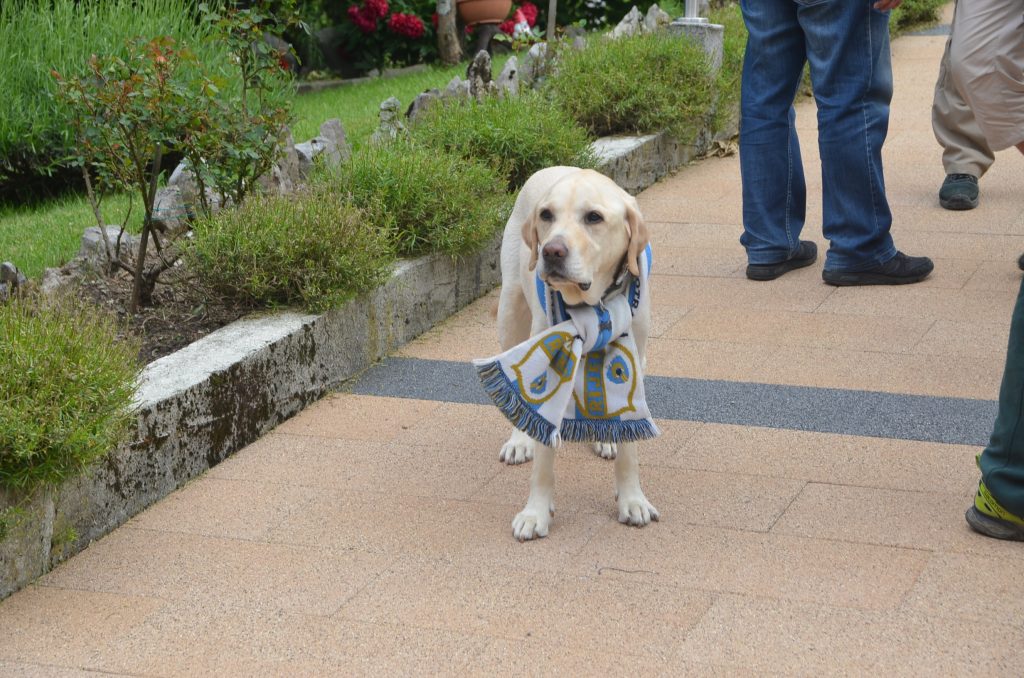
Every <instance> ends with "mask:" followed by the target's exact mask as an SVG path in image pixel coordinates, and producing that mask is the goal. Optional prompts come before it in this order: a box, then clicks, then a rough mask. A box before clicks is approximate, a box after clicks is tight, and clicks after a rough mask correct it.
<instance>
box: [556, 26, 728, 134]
mask: <svg viewBox="0 0 1024 678" xmlns="http://www.w3.org/2000/svg"><path fill="white" fill-rule="evenodd" d="M559 58H560V61H559V66H558V69H557V71H556V72H555V73H554V74H553V75H552V76H551V77H550V78H549V79H548V81H547V86H548V91H549V93H550V95H551V96H552V98H553V99H554V100H555V101H556V102H557V103H558V105H559V106H561V107H562V108H563V109H564V110H565V111H567V112H568V113H569V115H570V116H571V117H572V118H573V119H575V120H576V121H577V122H578V123H579V124H581V125H583V126H584V127H586V128H587V129H589V130H590V131H591V133H593V134H595V135H597V136H606V135H611V134H632V133H652V132H658V131H660V130H668V131H669V132H670V133H671V134H672V135H673V136H675V137H676V138H678V139H684V140H686V139H692V138H693V136H694V135H695V134H696V132H697V131H698V130H699V129H701V128H702V127H703V126H704V124H705V122H706V117H707V114H708V110H709V108H710V106H711V104H712V102H713V101H714V80H713V78H712V77H711V75H710V69H709V66H708V62H707V57H706V55H705V54H704V51H703V50H702V49H701V48H700V46H698V45H696V44H695V43H693V42H692V41H689V40H680V39H679V38H678V37H674V36H672V35H669V34H667V33H651V34H646V35H640V36H635V37H631V38H629V39H620V40H609V39H604V38H602V37H596V36H595V37H594V38H592V39H590V40H589V41H587V45H586V47H585V48H583V49H581V50H563V51H562V52H561V53H560V55H559Z"/></svg>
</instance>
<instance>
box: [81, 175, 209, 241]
mask: <svg viewBox="0 0 1024 678" xmlns="http://www.w3.org/2000/svg"><path fill="white" fill-rule="evenodd" d="M194 216H195V213H193V212H191V211H190V210H189V209H188V207H186V206H185V200H184V199H183V198H182V197H181V189H180V188H178V187H177V186H166V187H164V188H160V189H157V192H156V198H155V199H154V200H153V227H154V228H157V229H159V230H160V231H161V232H164V233H170V234H172V235H176V234H178V233H180V232H181V231H183V230H186V229H187V228H188V221H189V219H191V218H193V217H194ZM98 232H99V229H97V233H98Z"/></svg>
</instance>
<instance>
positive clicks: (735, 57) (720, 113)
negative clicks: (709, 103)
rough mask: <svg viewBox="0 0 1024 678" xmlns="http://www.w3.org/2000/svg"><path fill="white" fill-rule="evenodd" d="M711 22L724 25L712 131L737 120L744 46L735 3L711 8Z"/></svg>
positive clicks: (716, 79) (741, 23) (716, 80)
mask: <svg viewBox="0 0 1024 678" xmlns="http://www.w3.org/2000/svg"><path fill="white" fill-rule="evenodd" d="M708 18H709V20H710V21H711V23H715V24H720V25H722V26H723V27H724V29H725V30H724V33H723V35H722V67H721V68H720V69H719V71H718V74H717V75H716V76H715V104H714V113H713V119H712V124H711V130H712V131H713V132H719V131H722V130H725V129H729V127H730V125H731V123H734V122H736V121H738V120H739V104H740V77H741V76H742V74H743V53H744V51H745V50H746V48H747V27H746V25H745V24H744V23H743V15H742V13H741V12H740V7H739V5H734V4H728V5H725V6H723V7H718V8H712V9H711V11H710V12H709V16H708Z"/></svg>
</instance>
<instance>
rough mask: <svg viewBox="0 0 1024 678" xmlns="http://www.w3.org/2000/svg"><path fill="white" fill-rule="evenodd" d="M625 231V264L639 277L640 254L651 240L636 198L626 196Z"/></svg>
mask: <svg viewBox="0 0 1024 678" xmlns="http://www.w3.org/2000/svg"><path fill="white" fill-rule="evenodd" d="M626 232H627V233H628V234H629V250H628V251H627V254H626V264H627V265H628V266H629V272H630V273H632V274H633V275H635V276H637V277H638V278H639V277H640V256H641V255H642V254H643V252H644V250H645V249H647V243H649V242H650V241H651V238H650V233H649V232H648V230H647V224H646V223H644V217H643V215H642V214H640V208H639V206H637V204H636V198H634V197H633V196H631V195H630V196H627V197H626Z"/></svg>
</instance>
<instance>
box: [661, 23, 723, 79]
mask: <svg viewBox="0 0 1024 678" xmlns="http://www.w3.org/2000/svg"><path fill="white" fill-rule="evenodd" d="M668 30H669V33H672V34H673V35H678V36H680V37H682V38H685V39H687V40H693V41H694V42H696V43H697V44H698V45H700V46H701V48H702V49H703V50H704V52H705V54H707V55H708V63H709V65H710V67H711V74H712V75H715V74H717V73H718V71H719V69H721V68H722V50H723V47H724V46H723V42H722V41H723V39H724V36H725V27H724V26H722V25H721V24H712V23H708V22H707V20H706V19H697V20H694V19H685V18H684V19H676V20H675V21H673V22H672V23H670V24H669V25H668Z"/></svg>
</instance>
